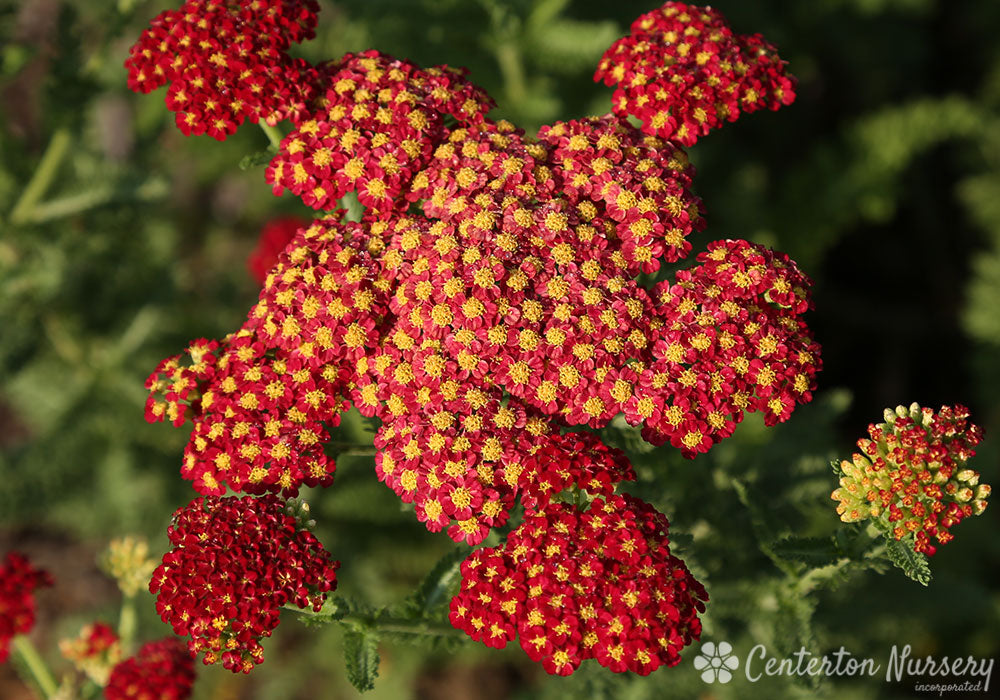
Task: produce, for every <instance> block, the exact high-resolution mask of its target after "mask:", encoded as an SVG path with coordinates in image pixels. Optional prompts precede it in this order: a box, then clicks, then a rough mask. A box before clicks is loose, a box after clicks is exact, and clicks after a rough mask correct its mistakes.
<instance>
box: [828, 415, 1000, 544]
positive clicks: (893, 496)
mask: <svg viewBox="0 0 1000 700" xmlns="http://www.w3.org/2000/svg"><path fill="white" fill-rule="evenodd" d="M968 419H969V411H968V409H967V408H965V407H964V406H955V407H951V406H942V407H941V409H940V410H939V411H937V412H936V413H935V412H934V411H933V410H931V409H930V408H921V407H920V406H919V405H918V404H915V403H914V404H912V405H911V406H910V407H909V408H906V407H904V406H899V407H897V408H896V410H895V411H892V410H890V409H886V412H885V422H884V423H879V424H877V425H876V424H872V425H869V426H868V434H869V436H870V439H866V438H863V439H861V440H859V441H858V447H859V448H861V454H858V453H855V454H854V456H853V461H852V462H848V461H847V460H843V461H842V462H841V464H840V473H841V475H842V477H841V479H840V488H838V489H837V490H835V491H834V492H833V494H832V496H831V497H832V498H833V499H834V500H836V501H839V503H838V505H837V513H838V514H840V519H841V520H843V521H844V522H848V523H850V522H856V521H859V520H864V519H866V518H871V519H873V520H876V521H879V522H881V523H882V524H883V526H884V527H885V528H886V529H891V532H892V535H893V537H895V538H896V539H897V540H903V539H909V538H910V537H911V535H912V543H913V548H914V550H915V551H917V552H925V553H927V554H934V552H935V551H936V549H937V547H936V546H935V545H933V544H931V538H932V537H933V538H935V539H936V540H937V541H938V543H940V544H945V543H946V542H950V541H951V540H952V539H954V537H955V536H954V535H953V534H951V532H949V528H951V527H952V526H953V525H955V524H956V523H958V522H959V521H960V520H962V519H963V518H965V517H968V516H970V515H979V514H980V513H982V512H983V511H984V510H985V509H986V499H987V498H988V497H989V495H990V491H991V489H990V486H989V485H988V484H981V483H979V473H978V472H976V471H973V470H972V469H969V468H968V467H967V466H966V462H967V461H968V460H969V459H970V458H971V457H972V456H973V455H975V453H976V452H975V449H974V448H975V447H976V445H978V444H979V442H980V440H982V437H983V431H982V429H981V428H980V427H979V426H977V425H975V424H973V423H971V422H969V420H968Z"/></svg>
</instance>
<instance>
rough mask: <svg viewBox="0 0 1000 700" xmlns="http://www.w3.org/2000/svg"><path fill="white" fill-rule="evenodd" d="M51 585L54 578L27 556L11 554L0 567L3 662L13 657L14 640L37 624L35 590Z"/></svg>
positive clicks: (0, 633) (0, 619) (0, 617)
mask: <svg viewBox="0 0 1000 700" xmlns="http://www.w3.org/2000/svg"><path fill="white" fill-rule="evenodd" d="M51 585H52V577H51V576H49V574H48V573H47V572H45V571H42V570H41V569H36V568H34V567H33V566H32V565H31V562H29V561H28V558H27V557H25V556H24V555H23V554H20V553H18V552H8V553H7V556H6V557H5V560H4V563H3V564H2V565H0V663H3V662H4V661H6V660H7V657H8V656H9V655H10V640H11V639H12V638H13V637H14V636H16V635H18V634H27V633H28V632H30V631H31V628H32V627H33V626H34V624H35V596H34V593H35V589H36V588H40V587H42V586H51Z"/></svg>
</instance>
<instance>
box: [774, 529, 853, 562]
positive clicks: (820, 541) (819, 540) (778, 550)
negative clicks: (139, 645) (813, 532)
mask: <svg viewBox="0 0 1000 700" xmlns="http://www.w3.org/2000/svg"><path fill="white" fill-rule="evenodd" d="M770 547H771V551H772V552H774V553H775V554H776V555H777V556H779V557H781V558H782V559H787V560H788V561H794V562H799V563H802V564H806V565H808V566H812V567H818V566H828V565H829V564H833V563H835V562H837V561H838V560H839V559H840V558H841V557H842V556H843V555H842V553H841V551H840V548H839V547H838V546H837V544H836V542H835V541H834V540H833V539H831V538H829V537H796V536H794V535H793V536H790V537H784V538H782V539H780V540H777V541H776V542H772V543H771V546H770Z"/></svg>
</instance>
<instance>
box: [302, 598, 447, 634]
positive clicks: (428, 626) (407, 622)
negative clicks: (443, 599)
mask: <svg viewBox="0 0 1000 700" xmlns="http://www.w3.org/2000/svg"><path fill="white" fill-rule="evenodd" d="M285 608H286V609H287V610H294V611H295V612H297V613H299V614H301V615H308V616H309V617H326V618H329V620H330V622H340V623H342V624H345V625H357V626H360V627H367V628H371V629H373V630H377V631H380V632H394V633H396V634H413V635H423V636H426V635H433V636H436V637H453V636H459V635H464V634H465V633H464V632H462V630H460V629H456V628H455V627H452V626H451V625H449V624H445V623H441V622H434V621H431V620H425V619H422V618H417V619H415V620H411V619H408V618H405V617H395V616H392V615H383V614H378V613H376V614H373V615H360V614H357V613H347V614H345V615H343V616H341V617H334V616H333V615H332V614H330V613H328V612H327V613H325V612H322V611H320V612H313V610H312V609H311V608H305V609H300V608H297V607H295V606H294V605H290V604H289V605H286V606H285Z"/></svg>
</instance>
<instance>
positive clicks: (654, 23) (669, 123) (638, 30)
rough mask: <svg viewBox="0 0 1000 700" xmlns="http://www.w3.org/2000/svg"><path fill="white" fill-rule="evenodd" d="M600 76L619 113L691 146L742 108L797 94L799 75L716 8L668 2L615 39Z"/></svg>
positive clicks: (771, 105) (774, 103)
mask: <svg viewBox="0 0 1000 700" xmlns="http://www.w3.org/2000/svg"><path fill="white" fill-rule="evenodd" d="M594 80H597V81H600V80H603V81H604V83H605V84H606V85H615V84H617V86H618V87H617V89H616V90H615V94H614V96H613V98H612V104H613V109H614V112H615V114H617V115H619V116H621V117H622V118H623V119H624V118H625V116H626V115H631V116H634V117H636V118H637V119H639V120H640V121H642V122H643V125H642V130H643V131H645V132H646V133H649V134H655V135H657V136H660V137H662V138H665V139H673V140H675V141H678V142H679V143H682V144H684V145H685V146H690V145H692V144H694V143H695V141H697V140H698V139H699V138H700V137H702V136H704V135H705V134H707V133H708V132H709V131H710V130H712V129H714V128H717V127H719V126H721V125H722V124H723V123H725V122H726V121H736V119H738V118H739V116H740V113H741V112H753V111H756V110H758V109H761V108H763V107H767V108H768V109H778V108H779V107H780V106H782V105H787V104H791V103H792V101H793V100H794V99H795V79H794V78H793V77H791V76H789V75H787V74H786V73H785V62H784V61H782V60H781V59H780V58H779V57H778V54H777V52H776V50H775V48H774V47H773V46H771V45H770V44H768V43H767V42H766V41H764V39H763V38H762V37H761V36H760V35H759V34H752V35H743V34H735V33H734V32H733V30H732V29H731V28H730V27H729V25H728V24H727V23H726V19H725V17H723V16H722V13H721V12H719V11H718V10H715V9H713V8H711V7H696V6H693V5H686V4H684V3H682V2H667V3H665V4H664V5H663V6H662V7H661V8H660V9H658V10H653V11H652V12H648V13H646V14H644V15H642V16H641V17H639V18H638V19H636V20H635V21H634V22H633V23H632V28H631V33H630V34H629V36H627V37H624V38H622V39H619V40H618V41H616V42H615V43H614V44H612V45H611V48H609V49H608V50H607V51H606V52H605V53H604V56H603V58H602V59H601V62H600V64H599V65H598V68H597V72H596V73H595V74H594Z"/></svg>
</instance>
